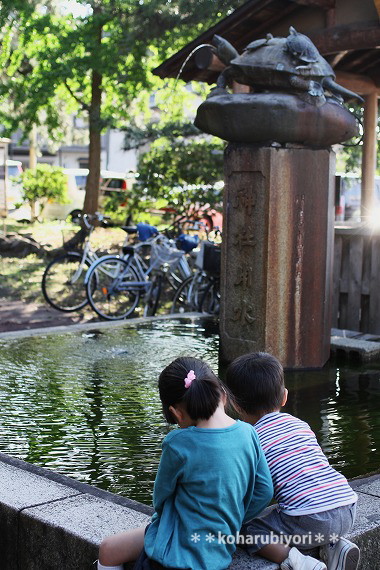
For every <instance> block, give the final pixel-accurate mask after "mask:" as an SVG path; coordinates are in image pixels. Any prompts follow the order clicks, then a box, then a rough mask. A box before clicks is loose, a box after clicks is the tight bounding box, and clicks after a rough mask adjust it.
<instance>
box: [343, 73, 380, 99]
mask: <svg viewBox="0 0 380 570" xmlns="http://www.w3.org/2000/svg"><path fill="white" fill-rule="evenodd" d="M335 73H336V82H337V83H339V85H342V87H345V88H346V89H350V90H351V91H353V92H354V93H359V95H370V94H371V93H377V94H378V95H380V88H379V87H378V86H377V85H376V83H375V82H374V81H372V79H370V78H369V77H366V76H364V75H359V74H358V73H347V72H346V71H338V70H335Z"/></svg>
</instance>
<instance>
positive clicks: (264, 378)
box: [226, 352, 285, 415]
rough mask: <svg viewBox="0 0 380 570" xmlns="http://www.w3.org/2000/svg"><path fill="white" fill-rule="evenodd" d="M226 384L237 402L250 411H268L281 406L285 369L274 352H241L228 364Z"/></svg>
mask: <svg viewBox="0 0 380 570" xmlns="http://www.w3.org/2000/svg"><path fill="white" fill-rule="evenodd" d="M226 384H227V386H228V388H229V389H230V391H231V392H232V394H233V396H234V398H235V401H236V403H237V405H238V406H239V407H240V408H242V409H243V410H244V411H245V412H246V413H248V414H252V415H254V414H257V413H261V414H265V413H270V412H274V411H276V410H279V409H280V408H281V405H282V402H283V397H284V393H285V384H284V370H283V367H282V365H281V364H280V362H279V361H278V360H277V358H275V357H274V356H272V355H271V354H268V353H266V352H251V353H249V354H243V356H239V357H238V358H236V359H235V360H234V361H233V362H231V364H230V365H229V366H228V368H227V372H226Z"/></svg>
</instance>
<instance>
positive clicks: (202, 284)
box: [170, 273, 209, 313]
mask: <svg viewBox="0 0 380 570" xmlns="http://www.w3.org/2000/svg"><path fill="white" fill-rule="evenodd" d="M208 283H209V278H208V277H207V275H205V274H204V273H198V274H195V275H194V276H190V277H188V278H187V279H185V281H183V283H182V285H180V286H179V287H178V289H177V291H176V292H175V295H174V297H173V304H172V306H171V309H170V312H171V313H185V312H193V311H199V303H200V299H201V298H202V295H203V292H204V291H205V288H206V286H207V285H208Z"/></svg>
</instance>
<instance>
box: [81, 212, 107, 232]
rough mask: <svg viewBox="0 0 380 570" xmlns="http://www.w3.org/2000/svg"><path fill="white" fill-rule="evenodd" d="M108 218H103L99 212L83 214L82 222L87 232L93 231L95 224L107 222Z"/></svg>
mask: <svg viewBox="0 0 380 570" xmlns="http://www.w3.org/2000/svg"><path fill="white" fill-rule="evenodd" d="M109 219H110V217H109V216H104V215H103V214H101V213H100V212H95V214H83V216H82V221H83V224H84V226H85V227H86V229H87V230H93V229H94V227H95V223H96V222H100V223H103V224H104V223H106V222H107V220H109Z"/></svg>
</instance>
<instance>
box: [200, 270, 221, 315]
mask: <svg viewBox="0 0 380 570" xmlns="http://www.w3.org/2000/svg"><path fill="white" fill-rule="evenodd" d="M219 310H220V287H219V280H217V279H212V280H210V282H209V284H208V285H207V286H206V288H205V290H204V291H203V294H202V298H201V300H200V303H199V311H200V312H201V313H208V314H209V315H219Z"/></svg>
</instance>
